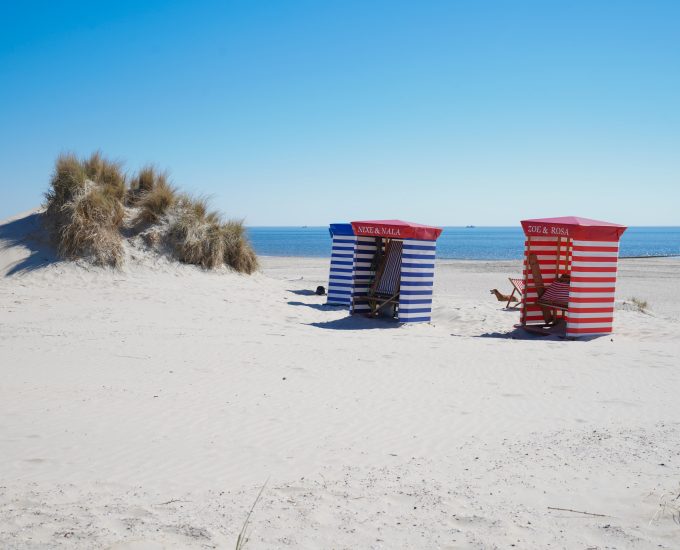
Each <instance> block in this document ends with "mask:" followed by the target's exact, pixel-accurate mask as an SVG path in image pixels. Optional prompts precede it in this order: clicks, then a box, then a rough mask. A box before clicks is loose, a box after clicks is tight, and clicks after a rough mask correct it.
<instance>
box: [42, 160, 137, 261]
mask: <svg viewBox="0 0 680 550" xmlns="http://www.w3.org/2000/svg"><path fill="white" fill-rule="evenodd" d="M124 195H125V177H124V175H123V174H122V171H121V168H120V164H119V163H116V162H112V161H109V160H107V159H105V158H103V157H102V156H101V154H99V153H94V154H93V155H91V156H90V157H89V158H87V159H83V160H78V158H76V157H75V156H74V155H71V154H66V155H61V156H60V157H59V158H57V162H56V166H55V170H54V173H53V175H52V180H51V185H50V190H49V191H48V192H47V193H46V194H45V198H46V202H47V204H46V207H47V208H46V218H47V220H48V222H49V225H50V226H51V228H52V237H53V239H54V240H55V243H56V245H57V249H58V251H59V254H60V255H62V256H63V257H65V258H69V259H76V258H88V259H90V260H91V261H92V262H93V263H95V264H99V265H109V266H120V265H121V263H122V260H123V242H122V237H121V234H120V227H121V225H122V223H123V219H124V216H125V210H124V207H123V202H122V200H123V197H124Z"/></svg>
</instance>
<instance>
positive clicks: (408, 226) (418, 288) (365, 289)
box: [350, 220, 442, 323]
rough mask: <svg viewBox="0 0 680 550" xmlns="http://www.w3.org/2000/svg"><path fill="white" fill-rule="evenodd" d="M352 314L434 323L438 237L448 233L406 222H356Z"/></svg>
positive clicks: (439, 229)
mask: <svg viewBox="0 0 680 550" xmlns="http://www.w3.org/2000/svg"><path fill="white" fill-rule="evenodd" d="M351 225H352V230H353V233H354V235H355V239H356V241H355V249H354V261H353V263H352V266H353V270H352V285H351V305H350V312H351V313H366V314H368V315H371V316H377V315H378V314H379V313H382V312H385V311H390V310H391V311H392V313H393V314H394V316H395V317H397V319H398V320H399V322H401V323H423V322H425V323H426V322H430V320H431V318H432V289H433V285H434V261H435V256H436V248H437V238H439V235H441V232H442V229H441V228H439V227H433V226H429V225H422V224H417V223H412V222H405V221H401V220H377V221H358V222H352V224H351Z"/></svg>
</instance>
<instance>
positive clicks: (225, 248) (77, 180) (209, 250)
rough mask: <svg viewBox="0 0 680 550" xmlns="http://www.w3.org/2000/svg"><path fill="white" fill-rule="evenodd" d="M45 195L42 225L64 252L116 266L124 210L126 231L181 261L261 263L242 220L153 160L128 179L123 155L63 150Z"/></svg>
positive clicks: (246, 268)
mask: <svg viewBox="0 0 680 550" xmlns="http://www.w3.org/2000/svg"><path fill="white" fill-rule="evenodd" d="M45 196H46V205H45V220H46V225H47V227H48V228H49V230H50V233H51V237H52V239H53V241H54V242H55V244H56V246H57V249H58V251H59V253H60V254H61V255H62V257H64V258H68V259H85V260H88V261H91V262H92V263H94V264H96V265H105V266H113V267H120V266H121V265H122V264H123V261H124V249H125V247H124V240H125V236H124V235H123V230H124V229H125V227H124V225H125V224H126V220H127V219H128V218H129V222H130V223H129V225H130V227H129V229H130V231H128V233H129V235H130V236H132V237H134V236H135V235H136V234H139V233H140V232H145V234H147V235H150V237H149V238H147V239H146V241H145V242H147V244H150V245H152V247H153V248H154V249H155V250H156V251H157V252H159V253H161V252H163V251H169V253H170V254H171V255H172V256H173V257H175V258H176V259H177V260H179V261H181V262H184V263H188V264H194V265H199V266H201V267H203V268H205V269H215V268H218V267H221V266H223V265H226V266H229V267H230V268H232V269H234V270H235V271H238V272H239V273H246V274H252V273H254V272H255V271H256V270H257V268H258V261H257V256H256V255H255V252H254V251H253V249H252V247H251V245H250V243H249V241H248V239H247V236H246V234H245V230H244V227H243V222H242V221H235V220H229V221H226V222H225V221H224V220H223V219H222V215H221V214H220V213H219V212H217V211H211V210H210V209H209V204H208V199H207V198H203V197H199V198H195V197H191V196H189V195H187V194H185V193H180V192H179V191H178V190H177V189H176V188H175V187H174V186H173V185H172V184H171V183H170V181H169V177H168V174H167V172H163V171H159V170H158V169H157V168H155V167H154V166H152V165H149V166H145V167H143V168H142V169H141V170H140V171H139V172H138V173H137V174H135V175H134V176H133V177H132V178H131V180H130V185H129V187H128V186H127V185H126V180H125V176H124V174H123V172H122V164H121V163H120V162H113V161H110V160H108V159H106V158H105V157H103V156H102V155H101V154H100V153H94V154H92V155H91V156H90V157H89V158H86V159H82V160H80V159H78V158H77V157H76V156H75V155H73V154H65V155H61V156H59V157H58V158H57V161H56V164H55V170H54V174H53V176H52V179H51V181H50V189H49V191H48V192H47V193H46V195H45Z"/></svg>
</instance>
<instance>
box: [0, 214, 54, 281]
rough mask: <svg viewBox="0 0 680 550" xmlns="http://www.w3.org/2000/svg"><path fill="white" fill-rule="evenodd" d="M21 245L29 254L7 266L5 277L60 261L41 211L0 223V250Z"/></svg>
mask: <svg viewBox="0 0 680 550" xmlns="http://www.w3.org/2000/svg"><path fill="white" fill-rule="evenodd" d="M17 246H20V247H22V248H25V249H26V250H27V251H28V253H29V255H28V256H27V257H25V258H22V259H19V260H17V261H16V262H14V263H13V264H10V265H8V266H5V269H6V270H7V271H6V273H5V277H10V276H12V275H17V274H20V273H28V272H31V271H36V270H38V269H42V268H44V267H47V266H48V265H50V264H53V263H56V262H59V261H60V260H59V257H58V256H57V254H56V251H55V250H54V247H52V246H51V245H50V244H49V242H48V240H47V233H46V231H45V229H44V228H43V225H42V215H41V214H40V213H39V212H34V213H32V214H28V215H27V216H24V217H22V218H18V219H16V220H12V221H10V222H7V223H4V224H2V225H0V250H7V249H10V248H13V247H17Z"/></svg>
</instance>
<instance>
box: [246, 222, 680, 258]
mask: <svg viewBox="0 0 680 550" xmlns="http://www.w3.org/2000/svg"><path fill="white" fill-rule="evenodd" d="M248 235H249V237H250V240H251V242H252V244H253V247H254V248H255V252H256V253H257V254H258V255H261V256H304V257H310V258H323V257H330V254H331V237H330V235H329V233H328V227H248ZM523 253H524V234H523V232H522V228H521V227H444V231H443V232H442V234H441V236H440V237H439V239H438V240H437V258H439V259H451V260H515V259H520V258H522V255H523ZM619 255H620V256H621V257H623V258H638V257H653V256H680V227H629V228H628V229H627V230H626V232H625V233H624V234H623V236H622V237H621V243H620V252H619Z"/></svg>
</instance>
